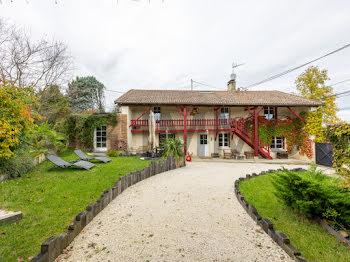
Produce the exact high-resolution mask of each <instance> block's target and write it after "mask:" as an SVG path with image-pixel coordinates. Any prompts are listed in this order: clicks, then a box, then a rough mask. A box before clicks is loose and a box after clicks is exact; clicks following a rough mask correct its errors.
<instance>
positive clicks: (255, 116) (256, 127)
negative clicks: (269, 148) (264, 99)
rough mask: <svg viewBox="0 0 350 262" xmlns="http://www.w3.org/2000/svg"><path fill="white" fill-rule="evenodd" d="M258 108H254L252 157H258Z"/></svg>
mask: <svg viewBox="0 0 350 262" xmlns="http://www.w3.org/2000/svg"><path fill="white" fill-rule="evenodd" d="M258 139H259V134H258V108H257V107H255V108H254V156H259V151H258V147H259V141H258Z"/></svg>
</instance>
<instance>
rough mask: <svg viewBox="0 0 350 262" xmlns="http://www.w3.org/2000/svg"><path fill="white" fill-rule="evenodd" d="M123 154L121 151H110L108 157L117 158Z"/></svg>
mask: <svg viewBox="0 0 350 262" xmlns="http://www.w3.org/2000/svg"><path fill="white" fill-rule="evenodd" d="M121 153H122V151H120V150H109V151H108V152H107V156H110V157H117V156H119V155H120V154H121Z"/></svg>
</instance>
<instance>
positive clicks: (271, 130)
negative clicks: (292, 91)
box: [248, 112, 313, 158]
mask: <svg viewBox="0 0 350 262" xmlns="http://www.w3.org/2000/svg"><path fill="white" fill-rule="evenodd" d="M300 116H301V117H302V118H304V119H305V118H306V117H307V113H305V112H304V113H301V114H300ZM248 126H249V127H250V128H251V130H252V131H253V128H254V127H253V121H252V120H249V122H248ZM304 127H305V125H304V123H303V122H302V121H301V120H299V119H291V118H290V117H287V118H286V119H285V120H274V119H271V120H268V119H266V118H265V117H264V116H261V117H259V138H260V139H261V140H263V141H264V142H265V143H267V144H268V145H270V144H271V142H272V138H273V137H274V136H279V137H285V138H286V142H287V148H286V149H287V151H288V153H291V152H292V150H293V148H294V147H295V146H298V147H299V154H301V155H306V156H307V157H309V158H311V157H312V155H313V150H312V141H311V140H310V139H309V137H308V133H307V131H306V129H305V128H304Z"/></svg>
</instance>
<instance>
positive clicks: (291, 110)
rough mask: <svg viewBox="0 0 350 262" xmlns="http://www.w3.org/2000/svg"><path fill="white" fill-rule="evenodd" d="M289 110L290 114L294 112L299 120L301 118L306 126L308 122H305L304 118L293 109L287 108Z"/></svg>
mask: <svg viewBox="0 0 350 262" xmlns="http://www.w3.org/2000/svg"><path fill="white" fill-rule="evenodd" d="M287 108H288V110H289V111H290V112H292V113H293V114H294V115H295V116H296V117H297V118H299V119H300V120H301V121H302V122H303V123H304V124H306V121H305V120H304V119H303V118H301V116H299V115H298V114H297V113H296V112H295V111H294V110H293V109H291V108H290V107H289V106H287Z"/></svg>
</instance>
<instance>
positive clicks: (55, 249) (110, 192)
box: [31, 156, 186, 262]
mask: <svg viewBox="0 0 350 262" xmlns="http://www.w3.org/2000/svg"><path fill="white" fill-rule="evenodd" d="M176 163H177V161H176V160H175V159H174V158H173V157H172V156H169V157H168V158H167V159H165V160H162V161H157V162H155V161H152V162H151V163H150V165H149V166H147V167H145V168H144V169H143V170H137V171H133V172H130V173H129V174H126V175H124V176H122V177H119V178H118V180H117V181H116V182H115V184H114V186H113V187H112V188H108V189H106V190H105V191H104V192H103V193H102V194H101V197H100V198H99V199H97V200H96V202H94V203H91V204H89V205H88V206H87V207H86V210H85V211H82V212H80V213H79V214H77V215H76V217H75V219H74V221H73V222H72V223H71V224H70V225H69V227H68V229H67V232H65V233H63V234H61V235H59V236H52V237H50V238H48V239H47V240H46V241H45V242H44V243H43V244H41V251H40V253H39V254H38V255H37V256H36V257H34V258H33V259H32V260H31V261H32V262H53V261H54V260H55V259H56V258H57V257H58V256H59V255H60V254H61V253H62V251H63V250H64V249H65V248H67V247H68V246H69V244H70V243H71V242H72V241H73V240H74V238H75V237H76V236H77V235H79V234H80V232H81V231H82V230H83V228H84V227H85V226H86V225H87V224H89V223H90V222H91V221H92V220H93V219H94V217H95V216H97V215H98V214H99V213H100V212H101V211H102V210H103V209H104V208H105V207H106V206H107V205H108V204H109V203H110V202H111V201H112V200H113V199H115V198H116V197H117V196H118V195H120V194H121V193H122V192H123V191H124V190H125V189H126V188H128V187H130V186H132V185H134V184H136V183H138V182H140V181H142V180H145V179H147V178H149V177H151V176H154V175H156V174H159V173H162V172H166V171H168V170H172V169H176V168H180V167H184V166H185V165H186V162H185V159H184V158H183V159H182V162H181V164H176Z"/></svg>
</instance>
